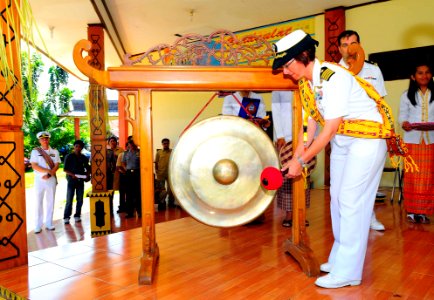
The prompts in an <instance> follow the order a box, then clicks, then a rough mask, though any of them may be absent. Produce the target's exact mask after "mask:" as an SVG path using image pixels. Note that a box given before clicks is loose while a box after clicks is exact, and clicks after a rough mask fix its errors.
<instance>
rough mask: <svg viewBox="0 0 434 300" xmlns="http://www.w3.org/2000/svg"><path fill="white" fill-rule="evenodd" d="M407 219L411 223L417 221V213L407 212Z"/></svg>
mask: <svg viewBox="0 0 434 300" xmlns="http://www.w3.org/2000/svg"><path fill="white" fill-rule="evenodd" d="M407 221H408V222H409V223H416V222H417V219H415V215H414V214H407Z"/></svg>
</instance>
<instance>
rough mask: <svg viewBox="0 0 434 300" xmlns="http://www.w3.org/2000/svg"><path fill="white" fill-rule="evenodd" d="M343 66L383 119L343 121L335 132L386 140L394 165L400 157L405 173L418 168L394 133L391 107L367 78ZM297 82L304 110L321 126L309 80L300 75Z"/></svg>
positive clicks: (399, 138) (321, 122)
mask: <svg viewBox="0 0 434 300" xmlns="http://www.w3.org/2000/svg"><path fill="white" fill-rule="evenodd" d="M342 69H344V70H345V71H347V72H349V73H350V74H351V75H353V76H354V77H355V78H356V80H357V81H358V83H359V84H360V86H361V87H362V88H363V89H364V90H365V92H366V93H367V94H368V96H369V97H370V98H371V99H373V100H374V101H375V102H376V103H377V108H378V111H379V112H380V114H381V116H382V118H383V124H381V123H379V122H376V121H371V120H342V123H341V124H340V125H339V128H338V130H337V133H338V134H342V135H348V136H353V137H358V138H373V139H378V138H380V139H386V142H387V149H388V152H389V156H390V161H391V162H392V165H393V166H394V167H397V166H398V164H399V163H400V162H401V159H403V160H404V166H405V170H406V172H413V171H414V170H416V171H419V168H418V167H417V165H416V163H415V162H414V160H413V159H412V157H411V156H410V155H409V154H408V149H407V146H406V145H405V143H404V141H403V140H402V139H401V137H400V136H399V135H398V134H396V133H395V126H394V120H393V115H392V110H391V109H390V107H389V105H388V104H387V103H386V101H384V99H383V98H382V97H381V96H380V95H379V94H378V92H377V91H376V90H375V89H374V87H373V86H372V85H371V84H369V83H368V82H367V81H366V80H364V79H362V78H360V77H358V76H356V75H354V74H353V73H351V72H350V71H348V70H347V69H345V68H342ZM298 85H299V90H300V98H301V102H302V104H303V108H304V110H305V111H306V112H307V113H308V114H309V115H310V116H311V117H312V118H313V119H314V120H315V121H317V122H318V123H320V124H321V125H322V126H324V118H323V117H322V115H321V114H320V113H319V111H318V108H317V106H316V102H315V96H314V94H313V92H312V89H311V88H310V85H309V82H308V81H307V80H306V79H305V78H302V79H300V80H299V82H298Z"/></svg>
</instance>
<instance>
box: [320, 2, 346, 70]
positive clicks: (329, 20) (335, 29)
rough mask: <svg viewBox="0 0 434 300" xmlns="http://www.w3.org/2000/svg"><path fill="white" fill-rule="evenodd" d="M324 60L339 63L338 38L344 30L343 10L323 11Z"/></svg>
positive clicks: (338, 8)
mask: <svg viewBox="0 0 434 300" xmlns="http://www.w3.org/2000/svg"><path fill="white" fill-rule="evenodd" d="M324 22H325V26H324V30H325V41H324V43H325V51H326V53H325V60H326V61H333V62H339V60H340V59H341V54H340V53H339V49H338V36H339V34H340V33H341V32H342V31H344V30H345V10H344V8H343V7H337V8H333V9H330V10H326V11H325V16H324Z"/></svg>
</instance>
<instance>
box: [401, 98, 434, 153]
mask: <svg viewBox="0 0 434 300" xmlns="http://www.w3.org/2000/svg"><path fill="white" fill-rule="evenodd" d="M426 93H427V94H426V95H425V98H426V104H425V105H427V107H428V109H427V112H428V115H427V116H426V117H425V118H422V101H423V99H422V96H421V94H420V91H419V92H418V93H417V94H416V106H413V104H411V102H410V99H408V97H407V91H405V92H404V93H403V94H402V95H401V102H400V105H399V119H398V121H399V123H400V124H402V123H403V122H404V121H408V122H410V123H418V122H434V102H432V103H429V101H430V98H431V91H430V90H427V92H426ZM421 138H422V139H423V140H424V142H425V144H432V143H434V130H430V131H421V130H414V129H413V130H411V131H404V142H406V143H410V144H420V142H421Z"/></svg>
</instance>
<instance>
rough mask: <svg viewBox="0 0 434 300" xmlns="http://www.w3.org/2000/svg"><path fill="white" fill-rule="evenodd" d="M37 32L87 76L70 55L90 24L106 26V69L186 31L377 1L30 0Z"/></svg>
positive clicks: (65, 63)
mask: <svg viewBox="0 0 434 300" xmlns="http://www.w3.org/2000/svg"><path fill="white" fill-rule="evenodd" d="M29 2H30V5H31V7H32V10H33V16H34V18H35V20H36V24H37V25H38V26H37V27H38V29H39V32H40V33H41V36H42V40H43V41H44V43H45V45H46V46H43V42H42V41H41V39H39V38H37V36H38V35H37V34H35V39H34V42H35V44H36V46H37V48H38V49H40V50H41V51H42V52H44V53H47V54H48V55H49V56H50V57H51V58H52V60H53V61H55V62H56V63H57V64H58V65H60V66H62V67H63V68H65V69H66V70H67V71H68V72H70V73H71V74H72V75H75V76H76V77H78V78H80V79H82V80H87V78H86V77H85V76H84V75H83V74H81V73H80V71H78V69H77V68H76V67H75V65H74V62H73V59H72V51H73V47H74V45H75V44H76V43H77V42H78V41H79V40H81V39H87V27H88V24H103V25H104V28H105V30H106V38H105V61H106V68H107V67H109V66H119V65H121V64H122V59H123V56H124V55H125V53H129V54H137V53H141V52H144V51H146V50H148V49H149V48H151V47H153V46H155V45H158V44H161V43H167V44H173V43H174V42H175V40H176V39H177V36H179V35H184V34H187V33H196V34H201V35H208V34H210V33H212V32H214V31H216V30H218V29H226V30H229V31H232V32H236V31H240V30H245V29H250V28H254V27H258V26H262V25H268V24H273V23H278V22H283V21H288V20H293V19H297V18H302V17H307V16H312V15H317V14H322V13H324V11H325V10H327V9H330V8H335V7H339V6H343V7H346V8H349V7H353V6H358V5H363V4H366V3H371V2H376V1H372V0H271V1H270V0H268V1H266V0H166V1H162V0H55V1H53V0H51V1H47V0H29Z"/></svg>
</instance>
